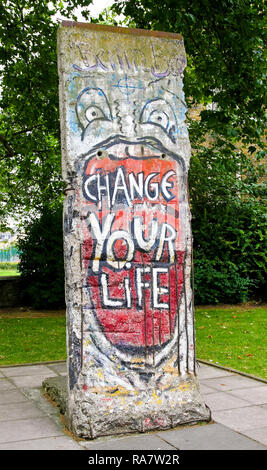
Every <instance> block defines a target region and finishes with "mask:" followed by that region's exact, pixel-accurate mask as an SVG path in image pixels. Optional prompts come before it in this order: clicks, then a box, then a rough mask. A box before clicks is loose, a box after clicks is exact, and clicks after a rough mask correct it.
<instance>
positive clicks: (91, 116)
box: [85, 106, 106, 123]
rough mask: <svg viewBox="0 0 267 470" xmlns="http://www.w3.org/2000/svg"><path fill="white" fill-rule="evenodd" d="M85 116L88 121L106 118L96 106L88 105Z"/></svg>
mask: <svg viewBox="0 0 267 470" xmlns="http://www.w3.org/2000/svg"><path fill="white" fill-rule="evenodd" d="M85 117H86V119H87V121H88V122H89V123H90V122H92V121H94V120H95V119H106V116H105V114H104V113H103V111H102V110H101V109H100V108H99V107H98V106H89V108H87V109H86V111H85Z"/></svg>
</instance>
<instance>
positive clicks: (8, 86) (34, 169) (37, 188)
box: [0, 0, 91, 222]
mask: <svg viewBox="0 0 267 470" xmlns="http://www.w3.org/2000/svg"><path fill="white" fill-rule="evenodd" d="M90 3H91V1H88V0H66V1H64V2H62V1H59V0H52V1H48V0H2V1H1V2H0V38H1V39H0V80H1V95H0V109H1V114H0V194H1V196H0V219H1V222H2V221H3V218H4V217H5V216H6V215H7V214H12V213H13V214H14V216H15V215H16V216H19V214H20V213H25V211H26V212H30V213H32V212H33V209H35V211H36V210H37V211H39V212H40V211H41V210H42V207H43V206H44V205H47V204H50V205H53V204H54V201H55V200H57V197H58V195H59V194H60V193H61V190H62V187H63V185H62V181H61V168H60V126H59V111H58V74H57V55H56V31H57V22H56V20H55V15H56V14H61V15H64V16H69V17H70V19H76V17H75V15H74V12H75V8H76V7H78V6H80V7H81V8H82V12H83V14H84V15H85V17H86V18H88V14H89V13H88V9H86V8H85V7H87V6H88V5H89V4H90Z"/></svg>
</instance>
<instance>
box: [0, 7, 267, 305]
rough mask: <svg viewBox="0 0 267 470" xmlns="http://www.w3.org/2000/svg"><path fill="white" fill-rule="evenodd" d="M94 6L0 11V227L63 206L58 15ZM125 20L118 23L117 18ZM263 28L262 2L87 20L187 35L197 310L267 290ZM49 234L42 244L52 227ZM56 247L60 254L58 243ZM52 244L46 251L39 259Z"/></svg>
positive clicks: (127, 11) (111, 13)
mask: <svg viewBox="0 0 267 470" xmlns="http://www.w3.org/2000/svg"><path fill="white" fill-rule="evenodd" d="M91 3H92V1H91V0H66V1H64V2H63V1H61V0H52V1H48V0H2V1H1V3H0V37H1V42H0V79H1V96H0V108H1V114H0V194H1V196H0V219H1V224H3V223H4V218H5V217H6V216H7V215H8V214H14V215H17V216H19V214H20V213H25V211H28V212H29V213H30V214H31V217H32V218H33V219H34V218H35V217H36V213H37V214H40V213H41V214H43V216H42V217H44V215H45V214H46V211H49V210H50V209H51V211H52V212H53V210H56V207H57V206H58V203H59V201H60V199H61V194H62V188H63V183H62V180H61V168H60V132H59V129H60V126H59V114H58V76H57V58H56V29H57V24H56V21H55V15H56V14H58V13H60V14H61V15H64V16H65V17H68V18H69V19H74V20H75V19H76V17H75V8H76V7H77V6H79V7H81V9H82V12H83V14H84V17H85V19H88V18H89V8H88V7H90V4H91ZM121 13H123V14H124V18H122V17H120V19H118V18H117V16H116V15H117V14H118V15H120V14H121ZM264 20H265V10H264V2H263V0H258V1H257V0H252V1H251V0H235V1H233V0H222V1H221V2H214V1H213V0H201V1H200V0H192V1H191V2H188V0H160V1H159V0H127V1H126V0H116V1H115V3H114V6H113V8H112V9H111V10H110V9H107V10H105V12H103V13H102V14H101V15H100V17H99V18H98V19H97V20H95V19H92V18H91V21H94V22H95V21H97V22H100V23H104V24H121V25H126V24H127V25H128V26H130V27H132V26H136V27H138V28H144V29H156V30H161V31H172V32H180V33H182V35H183V37H184V41H185V48H186V52H187V59H188V66H187V68H186V70H185V76H184V91H185V96H186V97H187V105H188V107H189V109H190V108H194V106H195V105H196V104H198V105H199V104H200V105H203V109H202V112H201V115H200V119H199V120H195V119H193V118H192V117H191V118H190V117H189V116H190V115H189V114H188V125H189V131H190V141H191V145H192V160H191V170H190V188H191V189H190V191H191V206H192V215H193V221H192V222H193V234H194V247H195V254H194V257H195V284H196V300H197V302H201V303H205V302H217V301H225V299H228V298H230V297H232V299H231V301H233V299H234V300H235V301H240V300H243V299H245V298H247V297H248V296H256V295H257V296H261V297H262V295H263V292H264V280H265V276H266V268H265V266H266V263H265V261H266V245H265V244H264V235H265V232H264V230H266V220H265V219H264V206H263V200H264V194H265V193H264V185H263V182H261V183H259V177H260V175H261V172H262V168H261V162H262V161H263V159H264V156H265V147H264V144H263V140H262V135H263V129H264V125H265V110H266V95H265V88H264V86H263V84H264V79H265V77H266V61H265V58H264V44H265V37H266V29H265V28H264ZM206 105H209V107H208V108H207V107H206ZM207 136H208V145H207ZM49 208H50V209H49ZM42 217H41V219H40V220H42ZM36 223H37V222H36ZM33 226H34V223H33ZM45 234H47V237H48V240H49V237H50V232H49V230H47V231H45V230H44V231H43V236H44V235H45ZM42 240H44V238H43V239H42ZM49 243H50V242H48V243H47V244H48V245H49ZM58 243H59V247H60V250H61V244H62V242H61V240H60V239H59V238H58ZM47 244H46V242H44V241H43V242H42V245H40V246H39V250H40V252H41V249H40V247H42V250H43V249H44V250H45V246H46V245H47ZM44 252H45V251H44ZM47 259H50V260H51V263H52V266H53V263H54V260H53V259H52V258H50V257H48V258H47ZM44 261H45V259H44ZM45 266H46V269H48V267H47V263H45ZM23 269H24V268H23ZM25 269H26V268H25ZM26 271H27V269H26ZM37 271H38V270H37ZM30 278H31V276H30ZM32 279H33V278H32ZM38 282H40V281H38ZM43 282H44V281H42V283H43ZM42 283H41V284H42ZM42 285H43V284H42ZM31 289H32V292H33V291H34V287H32V288H31ZM36 291H38V288H37V290H36ZM37 293H38V292H37ZM31 295H32V294H31ZM46 295H47V297H49V295H50V293H48V292H47V294H46ZM53 296H54V294H53V295H52V297H53ZM37 297H38V296H36V295H35V293H34V295H32V297H31V298H35V299H36V298H37ZM55 297H57V295H55ZM59 297H60V296H59ZM47 301H48V300H47Z"/></svg>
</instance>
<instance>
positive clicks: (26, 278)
mask: <svg viewBox="0 0 267 470" xmlns="http://www.w3.org/2000/svg"><path fill="white" fill-rule="evenodd" d="M18 250H19V252H20V260H21V261H20V264H19V271H20V272H21V279H22V281H23V292H22V295H23V297H24V303H26V304H27V305H30V306H33V307H34V308H45V309H49V308H58V307H63V306H64V262H63V233H62V207H61V206H59V207H57V208H53V209H44V210H43V213H42V215H41V217H40V218H38V219H35V220H33V221H31V222H30V223H29V224H28V226H26V228H25V235H24V237H23V238H21V239H20V240H19V242H18Z"/></svg>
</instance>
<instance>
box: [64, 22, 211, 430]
mask: <svg viewBox="0 0 267 470" xmlns="http://www.w3.org/2000/svg"><path fill="white" fill-rule="evenodd" d="M58 59H59V77H60V115H61V136H62V169H63V178H64V181H65V182H66V190H65V203H64V253H65V255H64V256H65V286H66V306H67V348H68V371H69V372H68V404H67V416H68V422H69V426H70V428H71V429H72V431H73V432H74V433H75V434H77V435H78V436H80V437H85V438H94V437H97V436H100V435H108V434H116V433H124V432H125V433H126V432H136V431H140V432H144V431H149V430H153V429H168V428H172V427H175V426H177V425H178V424H185V423H192V422H198V421H199V420H209V419H210V411H209V409H208V408H207V407H206V405H205V404H204V402H203V400H202V398H201V396H200V393H199V385H198V380H197V376H196V360H195V337H194V319H193V309H194V306H193V291H192V287H191V285H192V237H191V215H190V208H189V202H188V186H187V175H188V167H189V160H190V143H189V138H188V132H187V128H186V125H185V112H186V106H185V102H184V95H183V89H182V88H183V82H182V77H183V70H184V68H185V65H186V58H185V51H184V45H183V40H182V37H181V36H180V35H178V34H171V33H160V32H155V31H151V32H150V31H143V30H137V29H127V28H115V27H110V26H101V25H94V24H86V23H72V22H63V23H62V24H61V25H60V27H59V35H58Z"/></svg>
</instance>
